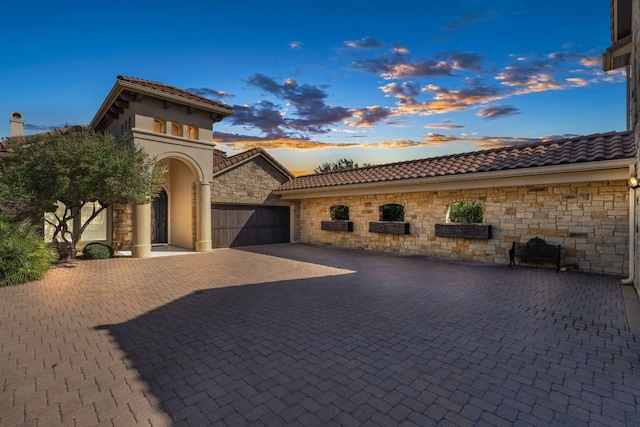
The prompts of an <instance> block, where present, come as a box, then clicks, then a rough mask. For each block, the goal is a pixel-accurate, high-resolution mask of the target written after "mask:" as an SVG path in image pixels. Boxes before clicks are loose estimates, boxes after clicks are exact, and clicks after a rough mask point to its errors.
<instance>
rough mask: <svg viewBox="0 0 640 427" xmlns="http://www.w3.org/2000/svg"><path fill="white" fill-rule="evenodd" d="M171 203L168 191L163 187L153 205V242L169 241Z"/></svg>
mask: <svg viewBox="0 0 640 427" xmlns="http://www.w3.org/2000/svg"><path fill="white" fill-rule="evenodd" d="M168 221H169V203H168V198H167V192H166V191H164V189H162V190H161V191H160V194H158V197H156V198H155V199H153V204H152V205H151V243H152V244H153V243H168V242H169V238H168V237H169V230H168Z"/></svg>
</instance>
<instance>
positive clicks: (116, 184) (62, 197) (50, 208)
mask: <svg viewBox="0 0 640 427" xmlns="http://www.w3.org/2000/svg"><path fill="white" fill-rule="evenodd" d="M12 149H13V151H14V153H13V156H11V158H10V159H8V161H6V162H3V163H2V169H0V196H1V197H2V199H3V204H2V206H0V212H1V213H3V214H5V215H6V216H7V217H8V218H10V219H20V218H25V217H35V216H38V215H42V214H43V213H45V212H52V213H53V214H52V215H48V216H47V217H48V218H54V219H53V220H52V219H47V222H48V223H49V224H50V225H51V226H52V227H53V229H54V232H53V241H54V243H55V244H56V245H57V247H58V248H59V249H61V248H69V253H67V254H64V255H66V256H65V257H67V258H74V257H75V255H76V252H77V251H76V244H77V243H78V242H79V241H80V239H81V237H82V233H83V232H84V230H85V228H86V227H87V225H88V224H89V223H90V222H91V220H93V219H94V218H95V217H96V216H98V215H99V214H100V212H102V211H103V210H104V209H106V208H107V207H109V206H111V205H113V204H114V203H134V204H144V203H148V202H149V201H150V200H151V198H152V197H154V195H155V194H157V193H158V191H159V189H160V184H161V182H162V177H163V175H164V170H163V169H162V168H160V167H158V166H157V165H156V162H155V160H154V159H152V158H150V157H149V156H148V154H147V153H145V152H144V151H142V150H140V149H137V148H135V147H134V146H133V143H132V141H131V139H130V138H124V139H116V138H115V137H114V136H112V135H110V134H102V133H98V132H94V131H92V130H87V131H79V132H75V131H71V130H70V131H69V132H67V133H66V134H64V135H54V136H36V137H34V138H30V139H29V140H27V144H24V145H17V144H12ZM93 202H98V203H99V205H98V204H94V203H93ZM59 203H62V204H63V206H62V207H63V208H64V209H61V211H63V213H62V214H60V212H58V214H56V213H55V212H56V209H57V208H58V204H59ZM88 203H91V204H92V205H93V207H94V208H93V213H92V215H90V216H89V218H87V220H86V221H84V223H83V224H81V227H80V229H78V230H74V232H73V233H70V232H69V230H70V229H71V224H72V221H73V219H74V217H75V216H77V215H79V214H80V210H81V208H82V207H83V206H85V204H88Z"/></svg>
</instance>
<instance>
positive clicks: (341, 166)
mask: <svg viewBox="0 0 640 427" xmlns="http://www.w3.org/2000/svg"><path fill="white" fill-rule="evenodd" d="M367 166H371V163H364V164H363V165H362V166H360V165H358V163H356V162H354V161H353V160H352V159H339V160H338V161H336V162H329V163H323V164H321V165H320V166H317V167H316V168H315V169H314V170H313V171H314V172H315V173H328V172H338V171H345V170H351V169H357V168H359V167H363V168H364V167H367Z"/></svg>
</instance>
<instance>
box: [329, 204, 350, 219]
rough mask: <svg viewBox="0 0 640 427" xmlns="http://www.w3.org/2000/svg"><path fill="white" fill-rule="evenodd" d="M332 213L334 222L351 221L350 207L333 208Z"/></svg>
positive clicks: (337, 206)
mask: <svg viewBox="0 0 640 427" xmlns="http://www.w3.org/2000/svg"><path fill="white" fill-rule="evenodd" d="M330 213H331V220H332V221H349V206H346V205H336V206H331V209H330Z"/></svg>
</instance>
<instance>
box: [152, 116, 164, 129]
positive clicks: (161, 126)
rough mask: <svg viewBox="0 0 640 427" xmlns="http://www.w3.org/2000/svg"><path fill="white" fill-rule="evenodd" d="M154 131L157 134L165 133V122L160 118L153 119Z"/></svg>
mask: <svg viewBox="0 0 640 427" xmlns="http://www.w3.org/2000/svg"><path fill="white" fill-rule="evenodd" d="M153 131H154V132H157V133H165V121H164V120H163V119H161V118H160V117H155V118H154V119H153Z"/></svg>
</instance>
